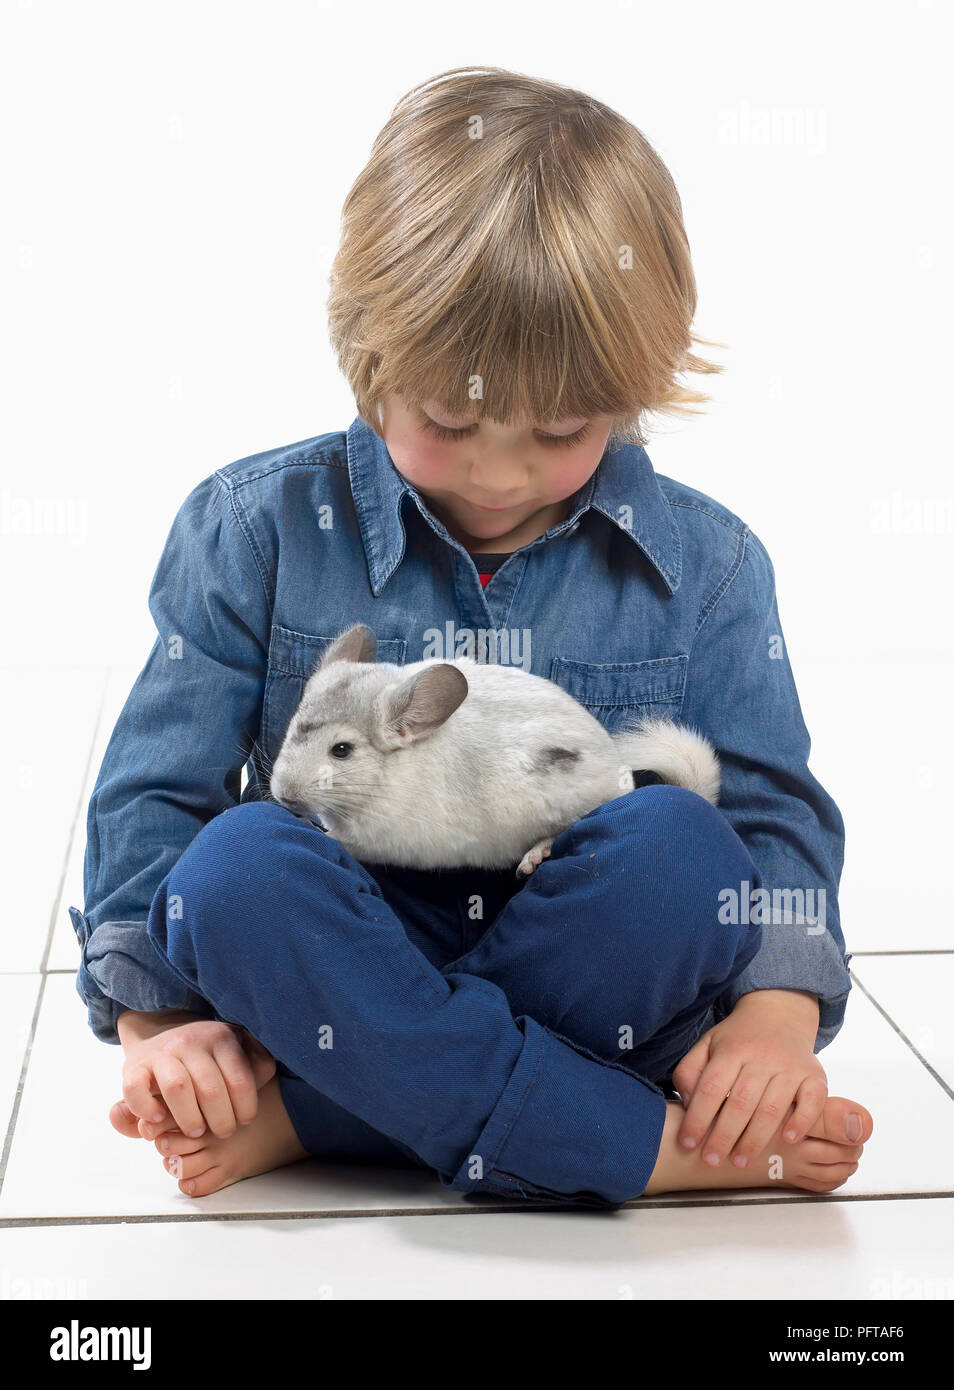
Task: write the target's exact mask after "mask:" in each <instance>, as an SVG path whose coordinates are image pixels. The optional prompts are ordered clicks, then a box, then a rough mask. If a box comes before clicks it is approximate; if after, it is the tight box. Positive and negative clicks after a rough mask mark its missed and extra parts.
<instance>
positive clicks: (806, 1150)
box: [642, 1096, 874, 1197]
mask: <svg viewBox="0 0 954 1390" xmlns="http://www.w3.org/2000/svg"><path fill="white" fill-rule="evenodd" d="M685 1113H686V1112H685V1109H684V1108H683V1106H682V1105H681V1104H680V1103H679V1102H678V1101H670V1102H668V1103H667V1105H666V1120H665V1124H664V1126H663V1135H662V1141H661V1143H660V1146H659V1155H658V1157H657V1159H656V1166H655V1168H654V1169H653V1172H652V1176H651V1177H650V1179H649V1182H648V1183H647V1184H646V1187H645V1189H644V1190H643V1194H642V1195H643V1196H644V1197H651V1196H653V1195H655V1194H656V1193H658V1192H683V1191H692V1190H699V1189H703V1188H713V1187H722V1188H738V1187H798V1188H803V1189H804V1190H805V1191H807V1192H831V1191H832V1190H833V1189H834V1188H836V1187H840V1186H841V1185H842V1183H843V1182H847V1180H848V1179H849V1178H850V1177H851V1175H852V1173H853V1172H854V1171H855V1169H856V1168H857V1167H858V1159H859V1158H860V1157H861V1154H862V1151H863V1149H864V1144H865V1141H866V1140H867V1139H870V1138H871V1132H872V1130H873V1129H874V1121H873V1120H872V1118H871V1116H870V1114H869V1113H868V1111H867V1110H866V1109H865V1107H864V1106H863V1105H859V1104H858V1103H857V1102H856V1101H853V1100H846V1099H845V1098H844V1097H843V1096H829V1097H828V1099H827V1101H826V1102H825V1108H824V1110H823V1111H822V1113H821V1114H820V1115H819V1117H818V1120H817V1121H816V1123H815V1124H814V1126H813V1127H812V1129H811V1130H810V1131H809V1133H808V1134H807V1135H806V1136H805V1138H804V1139H802V1140H801V1141H800V1142H799V1143H797V1144H788V1143H786V1141H785V1140H784V1139H783V1138H782V1130H783V1129H784V1128H785V1126H786V1125H787V1124H788V1118H789V1117H788V1116H787V1115H786V1116H785V1118H784V1119H783V1120H782V1123H781V1124H780V1125H779V1127H778V1129H777V1130H776V1132H775V1134H774V1135H773V1136H772V1138H771V1139H770V1140H769V1142H768V1144H767V1145H766V1146H765V1148H764V1149H763V1150H762V1152H761V1153H760V1154H759V1156H758V1158H757V1159H755V1161H754V1162H752V1163H750V1164H749V1166H748V1167H747V1168H737V1167H736V1166H735V1164H734V1163H732V1162H731V1160H729V1161H727V1162H724V1163H720V1164H719V1166H718V1167H716V1168H713V1167H710V1165H709V1164H708V1163H704V1162H703V1161H702V1150H703V1148H704V1145H702V1144H700V1145H699V1146H698V1148H696V1149H686V1148H684V1147H683V1145H681V1144H680V1143H678V1142H677V1135H678V1133H679V1128H680V1126H681V1124H682V1120H683V1117H684V1115H685ZM849 1115H857V1116H858V1118H859V1120H860V1121H861V1135H860V1139H859V1141H858V1142H857V1143H851V1142H850V1141H849V1140H848V1137H847V1135H846V1132H845V1120H846V1118H847V1117H848V1116H849Z"/></svg>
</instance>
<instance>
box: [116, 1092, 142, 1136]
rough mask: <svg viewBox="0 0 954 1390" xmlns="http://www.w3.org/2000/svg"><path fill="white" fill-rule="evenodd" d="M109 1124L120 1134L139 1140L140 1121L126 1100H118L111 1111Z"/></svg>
mask: <svg viewBox="0 0 954 1390" xmlns="http://www.w3.org/2000/svg"><path fill="white" fill-rule="evenodd" d="M109 1123H110V1124H111V1125H112V1127H113V1129H116V1130H118V1131H119V1133H120V1134H124V1135H126V1136H127V1137H128V1138H129V1139H138V1138H139V1120H138V1119H137V1117H136V1116H135V1115H134V1114H133V1113H132V1111H131V1110H130V1108H129V1106H128V1105H127V1104H126V1102H125V1101H124V1100H117V1102H116V1104H115V1105H114V1106H113V1107H112V1109H111V1110H110V1112H109Z"/></svg>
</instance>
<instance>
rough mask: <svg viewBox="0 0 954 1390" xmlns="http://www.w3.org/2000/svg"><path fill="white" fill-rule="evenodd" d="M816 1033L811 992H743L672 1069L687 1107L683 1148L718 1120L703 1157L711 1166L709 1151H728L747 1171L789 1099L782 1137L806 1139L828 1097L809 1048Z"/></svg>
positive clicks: (694, 1143)
mask: <svg viewBox="0 0 954 1390" xmlns="http://www.w3.org/2000/svg"><path fill="white" fill-rule="evenodd" d="M817 1030H818V1000H817V999H816V997H815V996H814V995H813V994H805V993H802V992H800V991H795V990H775V989H761V990H753V991H752V992H751V993H749V994H743V995H742V997H741V999H739V1001H738V1002H737V1004H736V1006H735V1008H734V1009H733V1010H732V1012H731V1014H729V1016H728V1018H725V1019H723V1020H722V1022H721V1023H717V1024H716V1025H715V1026H714V1027H713V1028H710V1029H709V1030H708V1032H706V1033H703V1035H702V1037H701V1038H700V1039H699V1040H698V1042H697V1043H695V1045H694V1046H693V1047H692V1048H690V1050H689V1051H688V1052H687V1053H686V1055H685V1057H683V1059H682V1061H681V1062H680V1063H679V1065H678V1066H677V1067H676V1069H675V1070H674V1072H673V1077H672V1079H673V1083H674V1085H675V1087H676V1089H677V1090H678V1092H679V1094H680V1096H682V1098H683V1103H684V1104H685V1105H686V1114H685V1117H684V1119H683V1122H682V1126H681V1128H680V1130H679V1141H680V1143H684V1144H686V1141H687V1140H691V1141H692V1142H691V1143H688V1144H686V1147H687V1148H695V1147H696V1146H698V1144H699V1143H700V1142H701V1141H702V1139H703V1138H704V1136H705V1134H706V1132H707V1130H708V1129H709V1126H710V1125H711V1124H712V1121H713V1119H715V1120H716V1123H715V1125H714V1126H713V1129H712V1133H711V1134H710V1135H709V1138H708V1139H707V1140H706V1144H705V1148H704V1150H703V1159H704V1160H706V1161H707V1162H710V1163H712V1162H713V1160H712V1158H710V1155H713V1154H714V1155H716V1156H717V1157H716V1160H715V1162H716V1163H718V1162H721V1160H722V1159H723V1158H725V1157H726V1155H727V1154H728V1153H729V1152H730V1151H731V1152H732V1162H733V1163H735V1164H736V1166H737V1167H740V1168H744V1167H746V1166H747V1165H748V1164H749V1163H751V1162H752V1160H753V1159H754V1158H756V1157H757V1155H758V1154H760V1153H761V1152H762V1150H763V1149H764V1148H765V1146H766V1144H768V1142H769V1140H770V1139H771V1138H772V1135H773V1134H774V1133H775V1132H776V1130H777V1129H778V1127H779V1125H780V1124H781V1123H782V1121H783V1120H785V1118H786V1116H787V1114H788V1111H789V1108H790V1106H791V1105H792V1103H793V1102H794V1104H795V1112H794V1114H793V1115H792V1117H791V1120H790V1122H789V1123H788V1124H787V1125H786V1126H785V1130H784V1138H785V1139H786V1140H787V1141H788V1142H789V1143H797V1142H798V1140H800V1139H804V1137H805V1135H806V1134H807V1133H808V1130H809V1129H810V1128H811V1126H812V1125H813V1124H814V1123H815V1121H816V1120H817V1119H818V1117H819V1115H820V1114H821V1112H822V1110H823V1108H824V1105H825V1101H826V1100H827V1099H828V1082H827V1079H826V1077H825V1072H824V1070H823V1068H822V1065H821V1063H820V1062H819V1061H818V1058H817V1057H816V1056H815V1055H814V1052H813V1051H812V1049H813V1047H814V1043H815V1036H816V1033H817ZM727 1091H731V1095H730V1096H729V1097H728V1098H727V1097H726V1092H727ZM717 1112H718V1118H717V1119H716V1114H717ZM740 1136H741V1137H740ZM733 1146H735V1147H734V1148H733ZM713 1166H715V1165H714V1164H713Z"/></svg>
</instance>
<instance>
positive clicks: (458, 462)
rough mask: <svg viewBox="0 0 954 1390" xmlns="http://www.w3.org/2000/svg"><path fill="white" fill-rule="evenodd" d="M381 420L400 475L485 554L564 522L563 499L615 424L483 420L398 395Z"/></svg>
mask: <svg viewBox="0 0 954 1390" xmlns="http://www.w3.org/2000/svg"><path fill="white" fill-rule="evenodd" d="M379 420H380V426H379V431H380V434H381V437H382V439H383V440H384V442H385V444H386V445H387V448H388V453H389V454H390V455H391V458H392V459H393V460H394V465H395V467H396V468H397V470H398V472H399V473H400V474H401V476H402V477H404V478H406V479H407V481H408V482H409V483H411V484H412V485H413V486H414V487H415V488H417V490H418V492H420V493H421V495H422V496H423V497H424V498H425V499H426V500H427V503H428V505H429V506H430V507H431V510H432V511H433V512H434V514H435V516H437V517H438V518H439V519H440V520H441V521H442V522H443V523H444V525H445V526H446V527H447V529H448V531H450V533H451V535H452V536H454V537H455V539H457V540H459V541H460V542H461V544H462V545H464V546H465V547H466V548H467V549H471V550H476V549H478V548H482V549H483V550H485V551H491V550H501V551H508V550H516V549H518V548H519V547H520V546H522V545H527V544H529V542H530V541H531V540H534V539H535V538H536V537H537V536H542V535H543V533H544V532H545V531H547V530H548V529H549V528H550V527H551V526H555V525H557V524H558V523H559V522H560V521H562V520H564V518H565V516H566V507H565V506H564V505H563V504H564V503H565V500H566V499H567V498H568V497H570V496H572V494H573V493H574V492H576V490H577V489H578V488H580V487H582V485H583V484H584V483H585V482H586V480H587V479H588V478H589V477H590V476H591V475H592V473H593V472H594V471H595V469H596V467H597V465H598V463H599V461H600V459H601V458H602V456H603V451H604V450H605V448H606V442H607V440H608V438H609V434H610V429H611V425H612V422H611V421H610V419H609V418H608V417H599V416H597V417H593V418H591V419H589V420H584V419H574V420H548V421H539V422H537V423H536V424H533V425H525V426H510V425H498V424H496V423H495V422H494V421H488V420H482V421H480V422H479V423H478V422H477V421H475V420H474V419H473V418H471V419H464V418H452V417H451V416H449V415H447V414H446V413H445V412H444V411H442V410H441V409H440V408H439V407H438V405H437V404H436V402H433V401H426V402H425V403H424V407H423V410H419V409H417V408H416V407H414V406H411V405H409V404H407V403H406V402H405V401H404V400H403V399H402V398H401V397H400V396H396V395H393V396H392V395H389V396H386V397H385V398H384V400H383V401H382V403H381V407H380V413H379ZM442 435H445V437H441V436H442ZM567 440H569V443H567V442H564V441H567Z"/></svg>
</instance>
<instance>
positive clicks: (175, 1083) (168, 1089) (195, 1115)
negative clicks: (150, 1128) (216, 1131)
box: [153, 1052, 205, 1139]
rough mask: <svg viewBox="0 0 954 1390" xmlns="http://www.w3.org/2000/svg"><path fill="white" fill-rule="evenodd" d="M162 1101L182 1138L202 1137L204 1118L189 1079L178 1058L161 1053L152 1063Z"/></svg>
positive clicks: (190, 1078)
mask: <svg viewBox="0 0 954 1390" xmlns="http://www.w3.org/2000/svg"><path fill="white" fill-rule="evenodd" d="M153 1071H154V1072H155V1075H156V1083H157V1085H158V1087H159V1090H160V1092H161V1093H162V1098H163V1100H164V1101H165V1103H166V1105H167V1106H168V1107H169V1111H170V1113H171V1115H172V1118H173V1119H174V1120H175V1122H176V1124H177V1125H178V1126H179V1128H180V1129H181V1130H182V1132H183V1134H188V1135H189V1136H190V1137H191V1138H193V1139H197V1138H198V1136H199V1135H200V1134H204V1133H205V1118H204V1116H203V1114H202V1111H201V1110H200V1109H199V1102H198V1101H197V1100H196V1095H195V1089H194V1087H193V1085H192V1077H191V1076H190V1075H189V1072H188V1070H187V1069H186V1067H185V1065H184V1063H183V1062H182V1060H181V1059H180V1058H179V1057H174V1056H173V1055H172V1054H171V1053H168V1052H166V1053H162V1054H161V1055H160V1056H159V1057H157V1058H156V1060H155V1062H154V1063H153Z"/></svg>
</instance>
